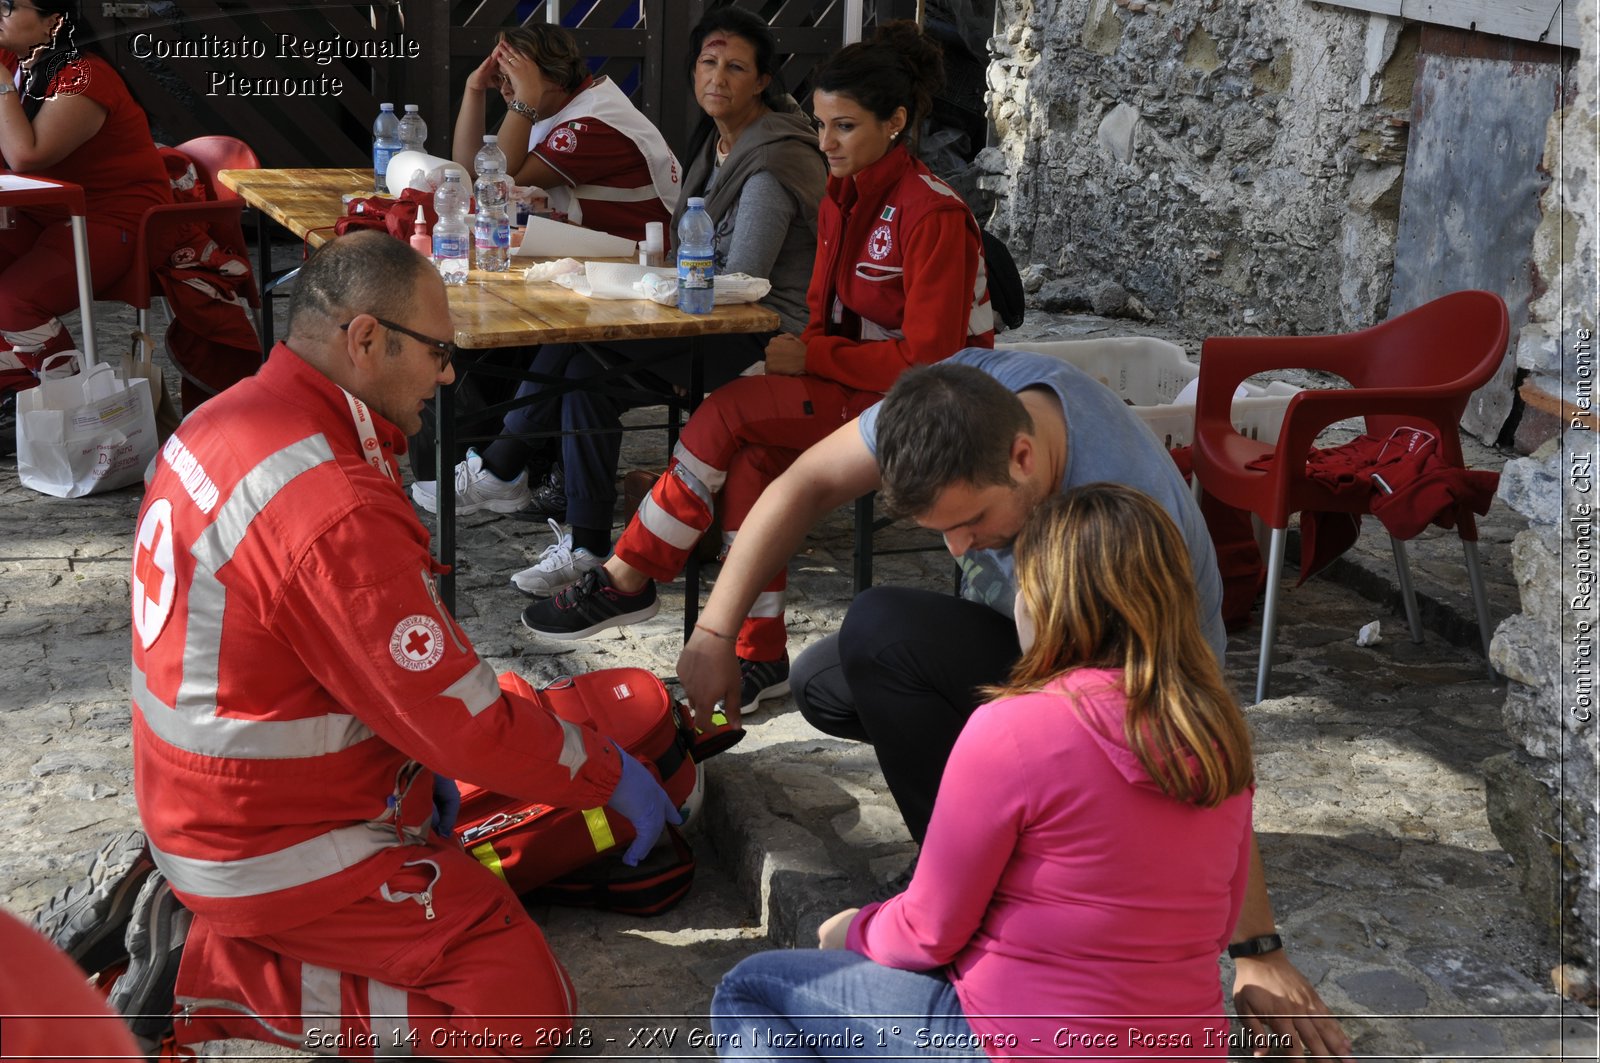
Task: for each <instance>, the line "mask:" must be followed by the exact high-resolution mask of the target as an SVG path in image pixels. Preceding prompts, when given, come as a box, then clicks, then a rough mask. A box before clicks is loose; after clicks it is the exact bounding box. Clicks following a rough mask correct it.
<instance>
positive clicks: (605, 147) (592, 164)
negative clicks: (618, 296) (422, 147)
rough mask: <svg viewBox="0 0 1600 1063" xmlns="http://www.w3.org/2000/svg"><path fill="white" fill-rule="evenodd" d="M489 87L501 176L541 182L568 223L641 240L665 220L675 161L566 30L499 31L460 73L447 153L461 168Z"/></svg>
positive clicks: (478, 134) (478, 130)
mask: <svg viewBox="0 0 1600 1063" xmlns="http://www.w3.org/2000/svg"><path fill="white" fill-rule="evenodd" d="M491 92H498V93H499V94H500V97H501V98H502V99H503V100H505V102H506V108H507V110H506V116H505V119H504V121H502V122H501V123H500V132H499V144H500V150H501V151H503V152H505V155H506V173H507V174H509V175H510V176H511V179H512V181H514V182H515V183H516V184H518V185H534V186H537V187H539V188H543V189H545V191H546V193H547V194H548V195H549V197H550V206H551V208H552V209H554V210H556V211H559V212H561V213H563V214H565V215H566V216H567V220H568V221H570V222H573V223H574V224H577V225H582V226H584V227H585V228H588V229H597V230H599V231H601V232H607V233H611V234H612V235H613V236H620V237H622V238H623V239H626V240H643V239H644V227H645V223H646V222H652V221H658V222H661V223H662V224H665V223H666V222H668V221H670V220H671V219H672V211H673V209H674V208H676V207H677V205H678V193H679V190H680V187H681V185H682V180H683V175H682V170H681V169H680V167H679V166H678V160H677V158H676V157H675V156H674V155H673V154H672V150H671V149H670V148H668V147H667V142H666V141H665V140H664V139H663V138H662V136H661V132H660V130H658V129H656V127H655V126H653V125H651V124H650V119H648V118H646V117H645V116H644V115H643V114H641V113H640V112H639V109H638V108H637V107H635V106H634V105H633V103H632V102H631V101H630V100H629V99H628V97H627V96H625V95H624V94H623V92H622V90H621V89H619V88H617V86H616V84H615V83H614V82H613V81H612V80H611V79H610V78H606V77H599V78H596V77H594V76H592V75H591V74H590V73H589V71H588V68H587V67H586V66H585V65H584V61H583V55H582V54H581V53H580V52H579V51H578V42H577V40H576V39H574V38H573V36H572V34H571V33H569V32H567V31H566V30H565V29H562V28H561V27H560V26H553V25H549V24H548V23H534V24H532V25H528V26H520V27H517V28H515V29H508V30H502V31H501V33H500V39H499V41H498V43H496V44H495V46H494V50H493V51H491V52H490V53H489V54H488V56H487V57H485V58H484V60H483V62H481V63H479V64H478V66H477V68H476V69H474V70H473V71H472V73H470V74H468V75H467V88H466V92H464V93H463V94H462V96H461V110H460V112H458V113H457V115H456V126H455V138H454V140H453V142H452V144H451V149H450V152H451V155H452V157H453V158H454V159H455V161H456V162H458V163H460V164H461V165H462V166H464V167H466V169H467V171H468V172H473V169H472V160H473V157H474V156H475V155H477V153H478V149H479V148H481V147H483V128H484V102H485V98H486V97H487V95H488V94H489V93H491ZM473 176H474V177H476V176H477V175H476V173H473Z"/></svg>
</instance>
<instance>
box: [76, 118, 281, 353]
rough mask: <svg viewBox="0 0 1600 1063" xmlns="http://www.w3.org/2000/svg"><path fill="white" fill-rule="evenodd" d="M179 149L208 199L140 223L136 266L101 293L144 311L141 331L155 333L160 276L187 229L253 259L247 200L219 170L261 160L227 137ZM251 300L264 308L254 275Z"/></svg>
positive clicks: (173, 206)
mask: <svg viewBox="0 0 1600 1063" xmlns="http://www.w3.org/2000/svg"><path fill="white" fill-rule="evenodd" d="M177 150H179V151H181V152H183V153H184V154H185V155H187V156H188V157H189V159H190V161H191V162H193V163H194V168H195V173H196V175H197V176H198V177H199V178H200V179H201V180H202V181H204V182H205V186H206V190H207V195H208V199H207V200H206V202H203V203H166V204H163V205H161V206H158V207H151V208H149V209H148V210H146V211H145V212H144V217H142V218H141V219H140V220H139V235H138V243H137V245H136V248H137V249H136V250H135V252H134V266H133V267H132V268H131V269H129V270H128V272H127V273H126V274H124V275H123V277H122V278H121V279H120V280H118V281H117V282H116V283H114V284H112V285H111V287H110V288H109V289H108V290H106V291H104V292H101V293H100V297H101V298H103V299H115V300H118V301H119V302H124V303H127V304H129V305H130V306H132V307H134V308H135V309H136V310H138V311H139V330H140V331H141V332H148V331H149V312H150V300H151V297H152V296H153V295H158V294H160V292H161V285H160V283H159V282H158V281H157V280H156V279H155V275H154V271H155V270H156V268H157V267H159V266H161V265H162V264H164V263H165V261H166V259H167V256H168V255H170V254H171V253H172V249H173V247H174V246H176V244H177V241H178V238H179V236H180V234H181V233H182V232H183V230H184V228H185V227H186V226H188V225H200V226H202V227H204V228H205V229H206V230H207V231H208V232H209V233H210V234H211V237H212V239H214V240H216V241H217V243H218V245H220V246H221V247H223V248H224V249H225V250H228V251H231V252H233V253H234V254H237V255H238V256H239V257H241V258H243V259H244V260H245V261H246V262H249V260H250V253H249V247H248V245H246V243H245V239H244V226H243V223H242V221H241V215H242V214H243V213H244V200H242V199H240V198H239V196H238V195H236V194H235V193H234V192H232V191H231V190H229V189H227V188H224V187H223V186H222V185H221V184H219V183H218V182H217V171H218V170H255V169H259V168H260V166H261V161H260V160H259V159H258V158H256V153H255V152H254V151H251V150H250V145H248V144H246V143H245V142H244V141H242V140H239V139H237V138H234V137H225V136H206V137H195V138H194V139H193V140H186V141H184V142H183V143H182V144H179V145H178V148H177ZM246 298H247V299H248V300H249V303H250V305H251V306H252V307H259V306H260V305H261V293H260V291H259V290H258V287H257V284H256V280H255V276H254V274H252V275H251V277H250V283H249V284H248V285H247V286H246Z"/></svg>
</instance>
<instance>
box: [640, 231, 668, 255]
mask: <svg viewBox="0 0 1600 1063" xmlns="http://www.w3.org/2000/svg"><path fill="white" fill-rule="evenodd" d="M666 252H667V230H666V227H665V226H663V225H662V224H661V223H660V222H658V221H647V222H645V223H644V241H643V242H642V243H641V244H640V245H639V265H641V266H659V265H661V263H662V262H663V261H664V260H665V259H666Z"/></svg>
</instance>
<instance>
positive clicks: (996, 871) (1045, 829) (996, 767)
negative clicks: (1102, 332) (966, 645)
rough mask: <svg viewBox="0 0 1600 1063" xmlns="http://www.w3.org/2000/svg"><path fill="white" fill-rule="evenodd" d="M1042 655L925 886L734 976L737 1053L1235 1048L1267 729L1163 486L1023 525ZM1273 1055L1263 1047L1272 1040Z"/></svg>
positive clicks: (954, 781) (988, 746)
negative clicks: (1215, 619) (1202, 603)
mask: <svg viewBox="0 0 1600 1063" xmlns="http://www.w3.org/2000/svg"><path fill="white" fill-rule="evenodd" d="M1016 558H1017V587H1018V592H1017V600H1016V621H1017V631H1018V634H1019V636H1020V639H1021V642H1022V647H1023V654H1022V657H1021V659H1020V660H1019V661H1018V663H1017V665H1016V667H1015V668H1014V670H1013V671H1012V675H1011V678H1010V681H1009V682H1008V683H1007V684H1006V685H1005V686H1004V687H1003V688H1000V689H997V690H994V691H991V692H990V693H992V694H993V695H995V697H996V700H994V701H992V702H990V703H989V704H987V705H985V706H983V707H982V708H980V709H978V711H977V712H976V713H974V714H973V716H972V719H971V720H970V721H969V722H968V723H967V725H966V727H965V728H964V729H963V731H962V733H961V737H960V739H959V741H957V743H956V746H955V749H954V751H953V752H952V753H951V756H950V762H949V765H948V766H947V767H946V768H945V773H944V779H943V782H942V783H941V785H940V788H939V796H938V799H937V802H936V803H935V805H934V810H933V820H932V822H931V824H930V826H929V829H928V837H927V841H926V843H925V844H924V845H923V848H922V855H921V858H920V860H919V862H918V865H917V869H916V873H915V875H914V876H913V878H912V880H911V885H910V887H909V888H908V889H907V890H906V891H905V892H904V893H902V894H900V895H898V896H896V897H893V898H891V899H890V900H888V901H884V902H882V903H878V904H870V905H868V906H866V907H865V908H861V909H854V908H852V909H848V910H846V911H843V912H840V913H839V914H838V915H835V916H834V917H833V918H831V919H829V920H828V921H827V922H826V923H824V924H823V925H822V927H821V929H820V931H819V934H818V936H819V939H820V945H821V949H820V950H818V951H811V950H791V951H782V952H767V953H762V954H760V955H757V956H752V957H750V958H749V959H747V960H745V961H744V962H743V963H741V964H739V965H738V966H737V967H735V968H734V969H733V970H732V971H730V972H729V973H728V975H727V976H726V977H725V978H724V979H723V980H722V984H721V985H720V986H719V987H718V988H717V993H716V998H715V1000H714V1001H713V1002H712V1021H713V1024H714V1027H715V1031H716V1033H717V1035H718V1046H719V1049H720V1051H721V1052H722V1054H723V1055H724V1057H729V1058H771V1057H773V1056H785V1057H790V1056H800V1057H802V1058H805V1057H808V1056H809V1057H810V1058H820V1059H829V1058H841V1059H842V1058H847V1057H848V1058H854V1059H859V1058H862V1057H863V1056H899V1057H907V1056H915V1057H921V1056H941V1055H943V1056H957V1057H966V1058H980V1059H981V1058H984V1057H985V1056H989V1057H993V1058H999V1059H1004V1058H1008V1057H1013V1056H1032V1057H1037V1056H1041V1055H1061V1056H1092V1057H1094V1058H1096V1059H1102V1060H1108V1059H1117V1058H1124V1057H1125V1058H1130V1059H1131V1058H1149V1057H1151V1056H1163V1057H1173V1058H1192V1059H1199V1058H1216V1057H1222V1056H1226V1055H1227V1054H1228V1052H1229V1050H1230V1048H1231V1047H1238V1046H1237V1045H1230V1042H1229V1037H1228V1022H1227V1018H1226V1016H1225V1014H1224V1012H1223V1005H1222V989H1221V982H1220V980H1219V977H1218V970H1217V958H1218V957H1219V956H1220V955H1221V954H1222V952H1223V951H1224V949H1225V948H1226V947H1227V944H1228V938H1229V935H1230V932H1231V931H1232V929H1233V924H1234V920H1235V918H1236V917H1237V916H1238V913H1239V906H1240V903H1241V901H1242V899H1243V896H1244V888H1245V877H1246V873H1247V869H1248V866H1249V864H1248V857H1249V852H1250V809H1251V794H1252V791H1253V789H1254V783H1253V769H1252V765H1251V756H1250V736H1249V732H1248V730H1247V728H1246V725H1245V722H1244V718H1243V716H1241V714H1240V712H1239V709H1238V706H1237V705H1236V704H1235V702H1234V700H1233V697H1232V696H1231V695H1230V694H1229V693H1228V690H1227V688H1226V686H1225V685H1224V683H1223V680H1222V675H1221V672H1220V670H1219V668H1218V665H1217V659H1216V656H1215V654H1214V653H1213V652H1212V651H1211V649H1210V647H1209V645H1208V644H1207V642H1206V640H1205V638H1204V636H1203V635H1202V634H1201V631H1200V628H1199V625H1198V622H1197V621H1196V617H1197V616H1198V615H1199V612H1198V608H1197V606H1196V604H1195V591H1194V579H1193V577H1192V576H1191V575H1190V572H1189V560H1188V553H1187V550H1186V549H1185V547H1184V543H1183V538H1182V537H1181V536H1180V535H1179V533H1178V530H1177V528H1176V527H1175V526H1174V525H1173V523H1172V520H1171V519H1170V518H1169V517H1168V516H1167V515H1166V514H1165V513H1164V512H1163V511H1162V510H1161V508H1160V507H1159V506H1158V505H1156V504H1155V503H1154V502H1153V501H1151V500H1150V499H1149V498H1148V497H1147V496H1145V495H1143V494H1141V493H1139V492H1137V491H1134V490H1132V489H1130V488H1127V487H1123V486H1120V485H1116V484H1105V483H1101V484H1090V485H1087V486H1084V487H1080V488H1077V489H1075V490H1072V491H1069V492H1066V493H1064V494H1062V495H1058V496H1055V497H1053V498H1050V499H1048V500H1046V501H1045V502H1043V503H1041V504H1040V506H1039V507H1038V509H1037V510H1035V512H1034V514H1033V516H1032V517H1031V518H1030V519H1029V521H1028V524H1027V525H1026V526H1025V527H1024V528H1023V531H1022V533H1021V535H1020V536H1019V537H1018V539H1017V545H1016ZM1252 1047H1253V1046H1252Z"/></svg>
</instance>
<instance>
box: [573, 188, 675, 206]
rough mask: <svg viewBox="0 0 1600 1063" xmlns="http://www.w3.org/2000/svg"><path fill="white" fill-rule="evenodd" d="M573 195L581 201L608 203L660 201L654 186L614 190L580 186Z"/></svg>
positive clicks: (574, 189)
mask: <svg viewBox="0 0 1600 1063" xmlns="http://www.w3.org/2000/svg"><path fill="white" fill-rule="evenodd" d="M572 194H573V195H574V196H577V197H578V198H579V199H592V200H595V201H597V202H606V203H644V202H647V201H649V200H652V199H660V198H661V196H660V195H659V194H658V193H657V192H656V186H655V185H653V184H648V185H639V186H637V187H635V188H613V187H611V186H609V185H578V186H577V187H575V188H573V190H572Z"/></svg>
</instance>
